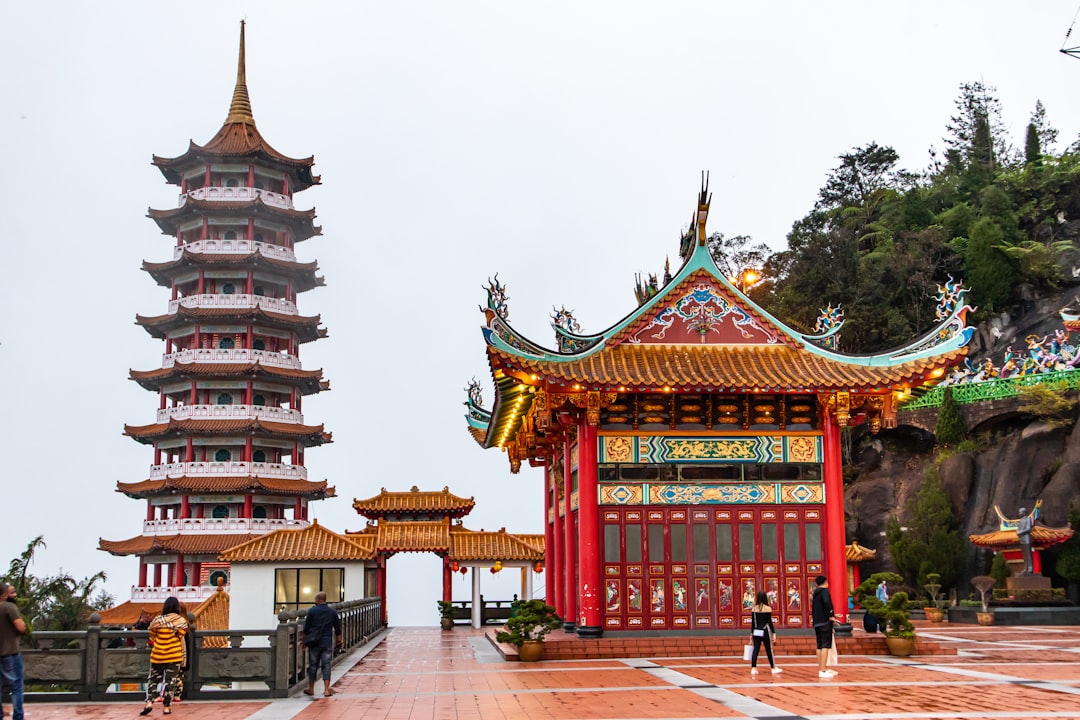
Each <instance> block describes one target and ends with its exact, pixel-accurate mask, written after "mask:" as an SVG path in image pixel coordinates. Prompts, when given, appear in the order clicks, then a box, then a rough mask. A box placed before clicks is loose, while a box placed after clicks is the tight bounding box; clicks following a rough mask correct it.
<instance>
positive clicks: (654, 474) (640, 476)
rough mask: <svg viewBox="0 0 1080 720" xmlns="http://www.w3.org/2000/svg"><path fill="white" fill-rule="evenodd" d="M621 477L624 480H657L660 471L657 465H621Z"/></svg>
mask: <svg viewBox="0 0 1080 720" xmlns="http://www.w3.org/2000/svg"><path fill="white" fill-rule="evenodd" d="M619 477H621V478H622V479H623V480H657V479H659V478H660V469H659V468H658V467H657V466H656V465H620V466H619Z"/></svg>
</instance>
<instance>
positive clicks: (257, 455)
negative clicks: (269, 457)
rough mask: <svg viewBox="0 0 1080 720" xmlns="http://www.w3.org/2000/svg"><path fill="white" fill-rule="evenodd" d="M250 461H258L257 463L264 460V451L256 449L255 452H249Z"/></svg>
mask: <svg viewBox="0 0 1080 720" xmlns="http://www.w3.org/2000/svg"><path fill="white" fill-rule="evenodd" d="M251 461H252V462H259V463H264V462H266V451H265V450H256V451H255V452H253V453H251Z"/></svg>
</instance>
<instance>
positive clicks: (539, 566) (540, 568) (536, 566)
mask: <svg viewBox="0 0 1080 720" xmlns="http://www.w3.org/2000/svg"><path fill="white" fill-rule="evenodd" d="M533 572H535V573H541V572H544V561H543V560H537V561H536V562H534V563H533Z"/></svg>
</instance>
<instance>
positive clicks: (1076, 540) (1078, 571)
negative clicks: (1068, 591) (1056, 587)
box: [1054, 505, 1080, 585]
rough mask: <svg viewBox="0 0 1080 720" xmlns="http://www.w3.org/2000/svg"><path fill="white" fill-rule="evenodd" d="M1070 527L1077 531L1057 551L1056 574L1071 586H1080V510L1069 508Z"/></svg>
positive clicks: (1073, 506) (1074, 507)
mask: <svg viewBox="0 0 1080 720" xmlns="http://www.w3.org/2000/svg"><path fill="white" fill-rule="evenodd" d="M1069 526H1070V527H1071V528H1072V529H1073V530H1074V531H1076V532H1075V534H1074V535H1073V536H1072V537H1071V538H1069V539H1068V540H1066V541H1065V542H1064V543H1063V544H1062V545H1061V547H1060V548H1058V551H1057V561H1056V562H1055V563H1054V572H1056V573H1057V574H1058V575H1060V576H1061V577H1063V578H1064V579H1065V580H1066V581H1067V582H1068V583H1069V584H1070V585H1080V510H1077V508H1076V506H1075V505H1070V506H1069Z"/></svg>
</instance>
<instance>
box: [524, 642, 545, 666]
mask: <svg viewBox="0 0 1080 720" xmlns="http://www.w3.org/2000/svg"><path fill="white" fill-rule="evenodd" d="M543 656H544V641H543V640H526V641H525V642H523V643H521V646H520V647H518V660H520V661H521V662H536V661H537V660H539V659H540V658H542V657H543Z"/></svg>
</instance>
